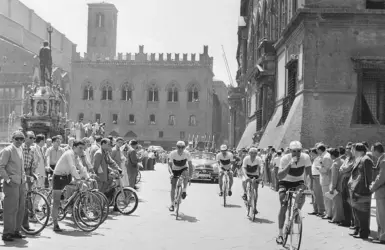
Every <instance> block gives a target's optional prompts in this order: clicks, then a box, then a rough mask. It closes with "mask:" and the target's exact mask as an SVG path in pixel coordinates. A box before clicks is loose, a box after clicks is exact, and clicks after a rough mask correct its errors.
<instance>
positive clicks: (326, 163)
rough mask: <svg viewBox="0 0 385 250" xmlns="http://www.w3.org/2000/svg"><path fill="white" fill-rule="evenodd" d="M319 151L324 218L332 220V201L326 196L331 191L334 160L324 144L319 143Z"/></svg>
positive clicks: (318, 168)
mask: <svg viewBox="0 0 385 250" xmlns="http://www.w3.org/2000/svg"><path fill="white" fill-rule="evenodd" d="M317 153H318V155H319V157H320V166H318V167H317V170H318V171H319V173H320V183H321V187H322V194H323V197H324V204H325V215H324V216H323V217H322V218H323V219H328V220H331V219H332V216H333V213H332V201H331V200H330V199H328V198H326V197H325V193H326V192H329V191H330V177H331V172H330V169H331V167H332V164H333V161H332V159H331V158H330V154H329V153H328V152H326V146H325V145H324V144H319V145H318V146H317Z"/></svg>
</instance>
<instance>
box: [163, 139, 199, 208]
mask: <svg viewBox="0 0 385 250" xmlns="http://www.w3.org/2000/svg"><path fill="white" fill-rule="evenodd" d="M176 148H177V149H176V150H173V151H172V152H171V153H170V155H169V157H168V160H169V161H168V166H169V168H168V171H169V173H170V174H171V192H170V195H171V206H170V208H169V210H170V212H172V211H174V197H175V189H176V184H177V182H178V178H179V176H181V175H183V176H184V177H186V178H185V179H184V183H183V188H182V195H181V196H182V199H185V198H186V196H187V193H186V189H187V184H188V182H189V179H190V176H191V172H192V169H193V165H192V162H191V154H190V152H188V151H187V150H185V148H186V144H185V143H184V141H178V142H177V143H176Z"/></svg>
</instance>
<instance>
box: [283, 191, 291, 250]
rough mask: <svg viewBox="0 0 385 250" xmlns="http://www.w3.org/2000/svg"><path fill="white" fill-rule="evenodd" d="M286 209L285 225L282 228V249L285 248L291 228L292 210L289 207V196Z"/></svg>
mask: <svg viewBox="0 0 385 250" xmlns="http://www.w3.org/2000/svg"><path fill="white" fill-rule="evenodd" d="M287 208H288V209H287V215H286V222H285V225H284V226H283V243H282V246H283V247H285V246H286V243H287V240H288V238H289V234H290V230H291V226H292V218H291V210H292V207H291V196H289V203H288V206H287Z"/></svg>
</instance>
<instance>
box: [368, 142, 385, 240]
mask: <svg viewBox="0 0 385 250" xmlns="http://www.w3.org/2000/svg"><path fill="white" fill-rule="evenodd" d="M373 155H374V156H375V157H376V158H378V161H377V164H376V169H378V170H379V174H378V176H377V177H376V180H375V181H374V183H373V184H372V185H371V188H370V192H371V193H373V192H374V193H375V197H376V209H377V215H376V218H377V226H378V230H377V239H373V241H372V242H373V243H380V244H385V154H384V147H383V146H382V144H381V143H375V144H374V145H373Z"/></svg>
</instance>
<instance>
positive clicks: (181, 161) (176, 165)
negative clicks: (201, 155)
mask: <svg viewBox="0 0 385 250" xmlns="http://www.w3.org/2000/svg"><path fill="white" fill-rule="evenodd" d="M168 159H169V161H170V162H172V170H182V169H184V168H187V167H188V165H187V162H188V161H191V155H190V153H189V152H188V151H186V150H184V151H183V153H182V155H180V154H178V150H174V151H172V152H171V153H170V155H169V156H168Z"/></svg>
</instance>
